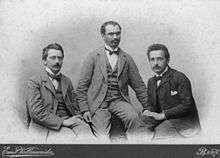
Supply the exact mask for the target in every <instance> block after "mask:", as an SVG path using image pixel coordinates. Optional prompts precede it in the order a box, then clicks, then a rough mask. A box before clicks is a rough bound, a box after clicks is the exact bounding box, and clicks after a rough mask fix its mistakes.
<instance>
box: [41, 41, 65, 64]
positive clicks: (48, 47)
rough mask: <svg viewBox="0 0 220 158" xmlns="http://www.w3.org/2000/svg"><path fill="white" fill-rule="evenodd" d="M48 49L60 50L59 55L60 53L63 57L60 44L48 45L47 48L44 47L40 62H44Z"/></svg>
mask: <svg viewBox="0 0 220 158" xmlns="http://www.w3.org/2000/svg"><path fill="white" fill-rule="evenodd" d="M50 49H56V50H60V51H61V53H62V56H63V57H64V51H63V48H62V46H61V45H60V44H57V43H52V44H49V45H48V46H46V47H45V48H44V49H43V53H42V60H46V59H47V56H48V51H49V50H50Z"/></svg>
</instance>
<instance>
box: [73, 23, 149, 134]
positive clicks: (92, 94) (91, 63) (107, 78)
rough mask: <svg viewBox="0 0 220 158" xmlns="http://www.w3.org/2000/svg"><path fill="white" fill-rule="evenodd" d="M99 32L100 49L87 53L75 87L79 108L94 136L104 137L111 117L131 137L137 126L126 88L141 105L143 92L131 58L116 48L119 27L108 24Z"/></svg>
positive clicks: (143, 102)
mask: <svg viewBox="0 0 220 158" xmlns="http://www.w3.org/2000/svg"><path fill="white" fill-rule="evenodd" d="M100 32H101V36H102V38H103V40H104V42H105V44H104V46H102V47H100V48H98V49H97V50H95V51H93V52H91V53H90V54H89V55H88V57H87V59H86V60H85V62H84V64H83V66H82V71H81V75H80V80H79V83H78V87H77V96H78V101H79V107H80V110H81V112H82V113H83V117H84V119H85V120H86V121H87V122H91V124H92V125H93V130H94V132H95V133H96V135H97V136H100V137H102V136H103V137H105V138H106V136H108V134H109V131H110V129H111V125H112V124H111V119H112V118H113V117H116V118H118V119H119V120H121V122H122V124H123V126H124V127H125V129H126V130H127V134H128V136H134V135H135V134H136V133H137V131H138V130H139V127H140V124H141V123H140V118H139V117H138V113H137V112H136V111H135V109H134V107H133V106H132V105H131V102H130V99H129V94H128V85H129V86H130V87H131V88H132V89H133V90H134V91H135V93H136V96H137V98H138V100H139V101H140V102H141V103H142V104H143V105H144V104H146V103H147V89H146V86H145V84H144V82H143V80H142V78H141V76H140V74H139V71H138V68H137V66H136V64H135V63H134V60H133V59H132V57H131V56H130V55H129V54H128V53H126V52H124V51H123V50H122V49H121V48H119V43H120V39H121V26H120V25H119V24H118V23H117V22H115V21H108V22H105V23H104V24H103V25H102V26H101V29H100ZM116 135H117V133H116ZM118 136H120V135H118ZM116 137H117V136H116Z"/></svg>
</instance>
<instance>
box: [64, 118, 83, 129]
mask: <svg viewBox="0 0 220 158" xmlns="http://www.w3.org/2000/svg"><path fill="white" fill-rule="evenodd" d="M81 119H82V116H81V115H75V116H72V117H70V118H68V119H65V120H64V121H63V124H62V125H63V126H65V127H70V126H72V125H79V124H80V122H81Z"/></svg>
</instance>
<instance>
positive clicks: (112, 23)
mask: <svg viewBox="0 0 220 158" xmlns="http://www.w3.org/2000/svg"><path fill="white" fill-rule="evenodd" d="M107 25H113V26H116V25H118V27H119V29H120V31H121V26H120V25H119V23H117V22H115V21H107V22H105V23H104V24H102V26H101V28H100V33H101V35H104V34H105V27H106V26H107Z"/></svg>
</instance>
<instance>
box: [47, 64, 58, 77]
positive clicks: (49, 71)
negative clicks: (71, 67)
mask: <svg viewBox="0 0 220 158" xmlns="http://www.w3.org/2000/svg"><path fill="white" fill-rule="evenodd" d="M45 70H46V71H47V72H48V73H50V74H52V75H54V76H57V75H59V74H60V71H59V72H58V73H57V74H54V73H53V72H52V71H51V70H50V68H48V67H46V66H45Z"/></svg>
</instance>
